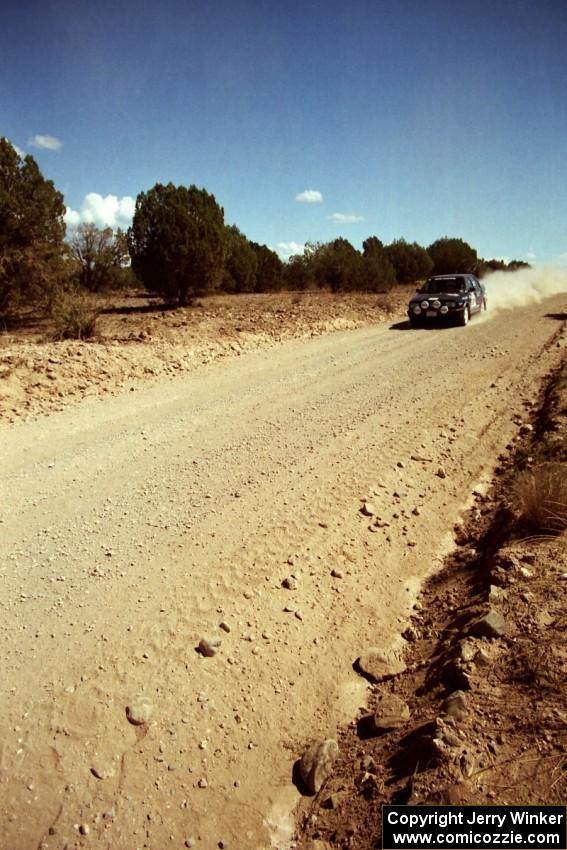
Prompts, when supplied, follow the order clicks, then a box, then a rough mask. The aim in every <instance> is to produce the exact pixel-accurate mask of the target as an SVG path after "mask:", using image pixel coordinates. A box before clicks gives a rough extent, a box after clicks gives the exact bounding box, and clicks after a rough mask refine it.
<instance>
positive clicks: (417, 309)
mask: <svg viewBox="0 0 567 850" xmlns="http://www.w3.org/2000/svg"><path fill="white" fill-rule="evenodd" d="M413 312H414V313H415V315H416V316H419V314H420V313H421V307H420V306H419V304H416V305H415V307H414V308H413Z"/></svg>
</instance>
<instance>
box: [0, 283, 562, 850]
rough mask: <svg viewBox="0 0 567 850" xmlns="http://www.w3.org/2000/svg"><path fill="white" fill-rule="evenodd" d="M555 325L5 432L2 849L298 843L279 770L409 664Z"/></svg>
mask: <svg viewBox="0 0 567 850" xmlns="http://www.w3.org/2000/svg"><path fill="white" fill-rule="evenodd" d="M563 309H564V298H561V297H556V298H555V299H551V300H550V301H548V302H545V304H543V305H539V306H535V307H529V308H526V309H523V310H516V311H513V312H511V313H502V314H500V315H498V316H496V317H495V318H494V319H493V320H492V321H486V322H478V323H475V321H474V320H473V321H472V322H471V324H470V325H469V326H468V327H467V328H464V329H463V328H447V329H444V330H436V331H427V330H426V331H422V332H421V331H418V332H415V333H414V332H411V331H407V330H405V329H404V326H403V325H401V324H399V323H394V324H393V325H381V326H378V327H371V328H361V329H358V330H354V331H349V332H340V331H339V332H337V333H334V334H332V335H329V336H318V337H316V338H313V339H308V340H297V339H292V340H288V341H285V342H283V343H282V344H280V345H279V346H277V347H274V348H273V349H271V350H270V351H268V352H265V351H257V352H252V353H249V354H247V355H246V356H241V357H234V358H229V359H226V360H224V361H223V362H216V363H209V364H205V365H203V366H202V367H201V368H200V369H199V370H197V371H196V372H195V373H192V374H189V375H183V376H180V377H177V378H171V379H168V380H167V381H166V380H162V381H161V383H160V384H159V385H158V384H156V385H153V386H149V387H145V388H142V389H138V390H136V391H135V392H128V393H123V394H121V395H117V396H115V397H108V398H104V399H88V400H85V401H84V402H83V403H81V404H79V405H77V406H75V407H72V408H69V409H66V410H64V411H61V412H56V413H53V414H52V415H50V416H48V417H38V418H37V419H36V420H35V421H29V422H17V423H15V424H12V425H5V426H3V427H2V428H1V431H0V447H1V448H0V451H1V458H0V460H1V463H2V469H3V472H4V475H3V478H2V482H1V488H2V489H1V492H0V496H1V505H2V517H1V519H2V523H1V525H0V527H1V530H2V534H1V536H0V580H1V587H2V592H1V597H0V603H1V613H2V617H1V620H0V631H1V634H2V643H3V648H4V651H3V673H4V675H3V681H2V695H1V709H2V710H1V712H0V718H1V719H0V724H1V730H0V731H1V738H0V740H1V741H2V744H1V746H2V751H1V761H0V765H1V783H0V794H1V805H0V835H2V836H3V839H4V841H5V843H6V846H7V847H9V848H10V850H24V848H25V850H28V848H34V850H35V848H38V847H41V848H42V850H46V848H48V850H51V848H57V849H58V850H59V848H64V847H66V848H68V850H70V848H79V847H80V848H83V847H93V848H97V850H98V848H109V850H110V848H112V850H122V848H124V850H126V848H127V850H132V848H137V847H139V848H152V850H154V848H162V847H172V848H177V847H180V848H181V847H184V846H196V847H202V848H206V850H209V848H211V849H212V848H215V847H221V846H222V847H226V848H230V847H234V848H239V850H258V848H267V847H270V846H275V847H277V848H278V850H283V848H285V847H291V846H293V842H294V839H293V831H294V821H293V818H292V815H291V812H292V808H293V806H294V805H295V803H296V802H297V800H298V798H299V795H298V793H297V791H296V789H295V788H294V786H293V785H292V784H291V774H292V768H293V764H294V762H295V760H296V759H297V757H298V755H300V753H301V751H302V750H303V748H304V746H305V745H306V744H307V743H308V742H310V741H312V740H317V739H318V738H321V737H328V736H332V735H334V734H335V731H336V727H337V724H338V723H341V722H345V721H347V720H348V719H350V718H351V717H352V716H353V714H354V713H355V711H356V710H357V708H358V707H359V706H361V705H364V704H365V702H366V700H367V696H368V693H369V690H370V686H369V683H368V682H367V681H366V679H364V678H363V677H361V676H360V675H359V674H358V673H357V672H355V670H353V668H352V665H353V662H354V660H355V659H356V658H357V657H358V656H360V654H361V653H362V652H363V651H364V650H365V649H367V648H368V647H375V646H379V647H386V648H387V647H391V646H396V647H398V648H401V647H402V646H403V644H404V639H403V638H402V636H401V634H402V632H403V631H404V630H405V628H406V626H407V623H408V618H409V616H410V615H411V612H412V605H413V603H414V602H415V598H416V594H417V592H418V589H419V587H420V583H421V581H422V580H423V578H424V577H425V576H426V575H427V574H428V573H430V572H431V571H432V570H434V569H435V565H436V559H437V558H438V556H439V552H440V551H441V552H443V553H444V551H445V548H446V545H447V534H448V533H450V532H451V530H452V527H453V525H454V523H455V522H456V521H457V520H458V518H459V512H460V508H461V506H462V505H463V504H464V503H465V501H466V500H467V498H468V497H469V495H470V492H471V489H472V487H473V486H474V483H475V482H476V481H478V480H479V478H480V477H481V476H482V475H483V474H485V473H486V472H489V471H490V470H491V469H492V468H493V466H494V464H495V463H496V462H497V456H498V454H499V453H500V452H501V451H502V448H503V447H504V446H505V445H506V444H507V443H508V442H509V441H510V440H511V439H512V438H513V437H514V436H515V435H516V434H517V433H518V430H519V428H520V427H521V424H520V423H521V422H523V421H525V419H526V417H527V408H526V407H525V406H524V403H528V402H530V403H532V404H533V403H535V400H536V397H537V392H538V387H539V385H540V382H541V380H542V379H543V377H544V376H545V375H546V374H547V373H548V372H549V370H550V369H551V368H553V367H554V366H555V365H556V363H557V361H558V359H559V358H560V357H561V355H562V352H563V349H564V346H565V339H564V336H563V333H562V322H560V321H558V319H557V318H553V315H559V313H560V311H561V310H563ZM363 505H366V506H367V508H366V510H365V511H361V508H362V507H363ZM369 505H370V506H371V507H370V509H369V508H368V506H369ZM369 510H371V513H369ZM203 638H206V639H212V640H210V643H212V644H213V649H216V650H217V651H216V654H214V655H211V656H208V657H206V656H205V655H203V654H202V653H200V652H197V647H198V645H199V643H200V641H201V640H202V639H203ZM217 641H220V643H218V644H217ZM132 720H134V721H135V722H134V723H133V722H132Z"/></svg>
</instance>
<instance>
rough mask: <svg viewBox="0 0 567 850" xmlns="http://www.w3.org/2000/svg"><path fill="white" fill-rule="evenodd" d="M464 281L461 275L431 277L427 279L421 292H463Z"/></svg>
mask: <svg viewBox="0 0 567 850" xmlns="http://www.w3.org/2000/svg"><path fill="white" fill-rule="evenodd" d="M464 291H465V282H464V280H463V278H462V277H444V278H442V279H440V278H435V277H433V278H431V279H430V280H428V281H427V283H426V284H425V286H424V287H423V289H422V292H464Z"/></svg>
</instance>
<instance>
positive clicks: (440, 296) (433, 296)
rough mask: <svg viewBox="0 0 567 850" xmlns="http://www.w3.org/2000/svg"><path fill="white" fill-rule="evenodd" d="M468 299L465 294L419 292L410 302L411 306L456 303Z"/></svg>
mask: <svg viewBox="0 0 567 850" xmlns="http://www.w3.org/2000/svg"><path fill="white" fill-rule="evenodd" d="M458 298H466V294H465V293H464V292H427V293H425V292H418V293H416V294H415V295H414V296H413V297H412V298H411V300H410V304H421V302H422V301H456V300H457V299H458Z"/></svg>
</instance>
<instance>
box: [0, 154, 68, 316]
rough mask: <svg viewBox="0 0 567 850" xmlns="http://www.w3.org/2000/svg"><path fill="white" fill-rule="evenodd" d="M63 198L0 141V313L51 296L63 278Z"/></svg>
mask: <svg viewBox="0 0 567 850" xmlns="http://www.w3.org/2000/svg"><path fill="white" fill-rule="evenodd" d="M64 214H65V205H64V203H63V195H62V194H61V193H60V192H58V191H57V190H56V189H55V187H54V185H53V183H52V181H51V180H46V179H45V178H44V177H43V175H42V173H41V171H40V169H39V167H38V165H37V163H36V161H35V160H34V158H33V157H32V156H29V155H28V156H25V157H23V158H22V157H21V156H20V155H19V154H18V153H17V151H16V149H15V148H14V147H13V145H12V144H11V142H9V141H8V139H6V138H0V313H2V312H6V311H7V310H9V309H10V308H11V307H13V306H15V305H16V304H17V303H19V302H22V303H26V304H29V303H32V302H34V301H36V300H45V299H48V298H50V296H51V293H52V292H53V289H54V287H55V286H56V284H57V281H58V279H59V277H60V275H61V274H62V257H63V237H64V235H65V223H64V221H63V216H64Z"/></svg>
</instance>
